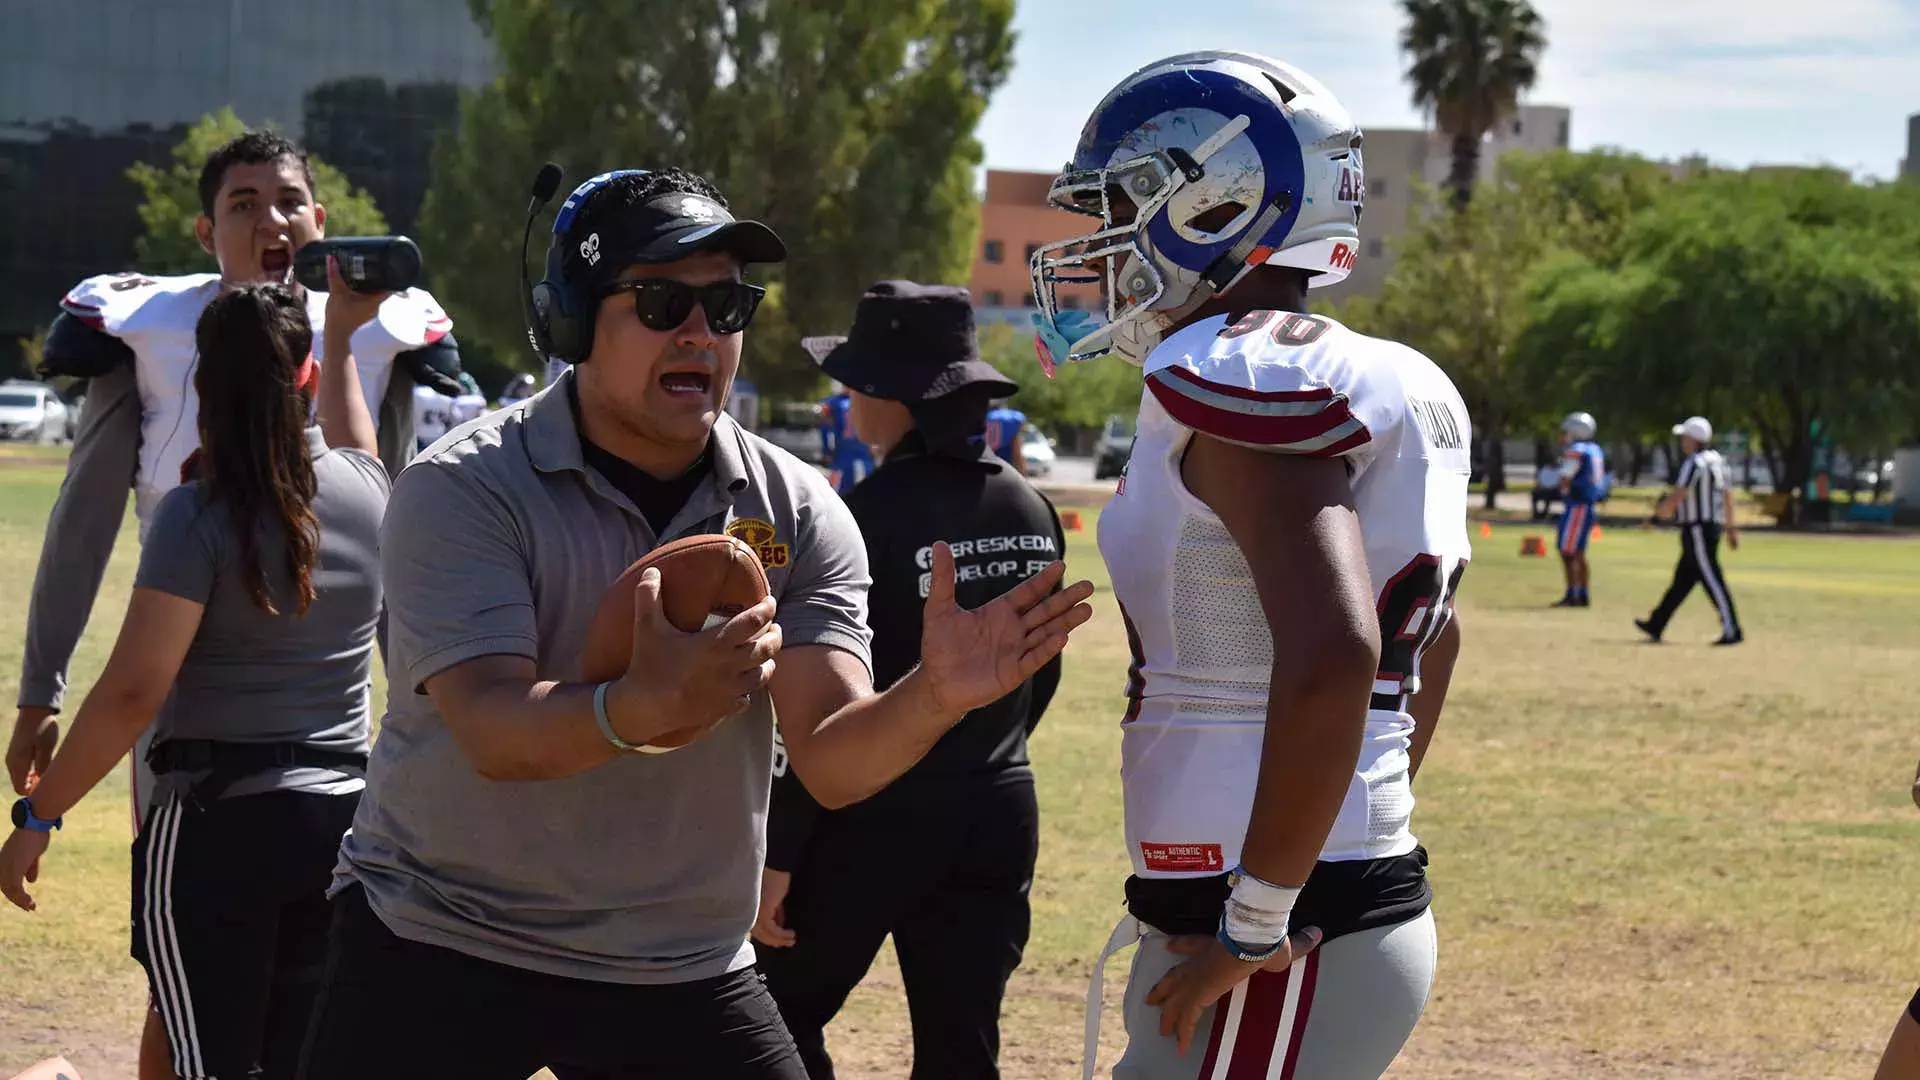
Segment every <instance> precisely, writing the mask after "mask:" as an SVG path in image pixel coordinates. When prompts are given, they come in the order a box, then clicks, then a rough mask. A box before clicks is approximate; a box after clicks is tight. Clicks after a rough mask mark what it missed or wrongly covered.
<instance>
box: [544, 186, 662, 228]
mask: <svg viewBox="0 0 1920 1080" xmlns="http://www.w3.org/2000/svg"><path fill="white" fill-rule="evenodd" d="M650 171H652V170H649V169H615V170H613V171H612V172H603V173H601V174H600V175H599V176H590V177H588V178H587V179H586V180H585V181H583V182H582V183H581V184H580V186H579V187H577V188H574V189H573V194H571V195H569V196H567V201H566V202H563V203H561V204H560V212H559V213H558V214H556V215H554V218H553V237H554V239H556V240H558V239H560V238H561V237H564V236H566V235H567V230H568V229H571V228H572V227H573V219H574V217H575V216H576V215H577V214H579V213H580V206H581V204H582V203H585V202H586V201H587V196H589V195H592V194H593V193H594V192H595V191H598V190H600V188H602V187H603V186H605V185H606V184H608V183H610V182H612V181H614V180H617V179H619V178H620V177H622V176H645V175H647V173H648V172H650Z"/></svg>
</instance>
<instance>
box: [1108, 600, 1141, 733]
mask: <svg viewBox="0 0 1920 1080" xmlns="http://www.w3.org/2000/svg"><path fill="white" fill-rule="evenodd" d="M1115 606H1116V607H1118V608H1119V609H1120V624H1121V625H1122V626H1124V627H1126V628H1127V654H1128V655H1129V657H1131V659H1129V660H1128V662H1127V715H1126V716H1125V717H1124V718H1123V719H1122V720H1121V721H1120V722H1121V723H1123V724H1131V723H1133V721H1135V720H1136V719H1138V718H1139V716H1140V699H1141V698H1142V697H1144V696H1145V694H1146V690H1147V677H1146V676H1145V675H1144V674H1142V673H1141V671H1140V669H1141V668H1142V667H1145V666H1146V663H1147V658H1146V653H1145V651H1144V650H1142V649H1141V647H1140V629H1139V628H1138V627H1136V626H1134V625H1133V617H1132V616H1130V615H1128V614H1127V605H1125V604H1121V603H1118V602H1116V603H1115Z"/></svg>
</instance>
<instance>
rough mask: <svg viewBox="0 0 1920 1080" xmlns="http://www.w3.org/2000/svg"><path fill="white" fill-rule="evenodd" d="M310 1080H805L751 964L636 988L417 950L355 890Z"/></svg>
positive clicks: (337, 915)
mask: <svg viewBox="0 0 1920 1080" xmlns="http://www.w3.org/2000/svg"><path fill="white" fill-rule="evenodd" d="M333 907H334V912H333V933H332V939H331V941H330V943H329V946H328V954H327V973H326V986H325V988H324V989H323V990H322V991H321V994H320V1000H319V1003H318V1004H317V1005H316V1007H315V1009H314V1013H313V1026H312V1028H311V1029H310V1031H309V1032H308V1035H307V1047H306V1051H305V1053H304V1054H303V1061H302V1065H301V1071H300V1075H301V1077H302V1078H303V1080H419V1078H421V1077H447V1078H448V1080H453V1078H456V1077H457V1078H458V1080H527V1077H528V1076H530V1075H532V1074H533V1073H535V1072H537V1071H539V1070H540V1068H542V1067H543V1066H544V1067H546V1068H548V1069H550V1070H552V1071H553V1074H554V1075H555V1076H558V1077H559V1078H560V1080H655V1078H658V1080H806V1072H805V1070H804V1069H802V1067H801V1065H800V1058H799V1055H798V1054H796V1053H795V1052H794V1048H793V1040H792V1039H790V1038H788V1037H787V1032H786V1029H785V1028H783V1027H782V1026H781V1025H780V1014H779V1011H778V1010H777V1009H775V1008H774V1005H773V999H772V998H769V997H768V996H767V990H766V987H765V986H763V985H762V984H761V981H760V976H759V974H758V973H756V972H755V971H754V970H753V969H752V968H742V969H741V970H739V971H736V972H733V973H732V974H729V975H720V976H716V977H714V978H710V979H701V980H697V981H695V982H684V983H662V984H650V985H635V984H629V983H610V982H593V981H589V980H586V979H569V978H563V977H561V976H558V975H547V974H543V973H541V972H537V971H528V970H525V969H523V968H516V967H509V966H507V965H505V964H496V963H492V962H490V961H486V960H481V959H478V958H476V957H472V956H468V955H467V954H465V953H462V952H456V951H454V950H453V949H444V948H440V947H439V946H435V945H423V944H421V943H419V942H416V941H408V940H407V939H405V938H402V937H400V936H398V935H396V934H395V933H394V932H393V931H391V930H389V929H387V926H386V924H385V923H383V922H381V921H380V916H378V915H376V914H374V912H373V909H372V908H371V907H369V906H368V904H367V896H366V892H365V890H363V889H361V888H360V887H358V886H352V887H349V888H347V889H346V890H345V891H343V892H341V893H340V894H339V895H338V896H337V897H335V898H334V901H333Z"/></svg>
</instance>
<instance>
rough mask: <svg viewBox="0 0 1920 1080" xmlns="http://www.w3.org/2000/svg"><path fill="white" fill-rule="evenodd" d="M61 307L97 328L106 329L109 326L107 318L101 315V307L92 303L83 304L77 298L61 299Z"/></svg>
mask: <svg viewBox="0 0 1920 1080" xmlns="http://www.w3.org/2000/svg"><path fill="white" fill-rule="evenodd" d="M60 308H61V310H63V311H65V312H66V313H67V314H69V315H71V316H73V317H74V318H76V319H78V320H80V321H81V322H83V323H86V324H87V325H88V326H91V327H93V328H94V329H95V330H105V329H106V328H107V323H106V319H105V318H103V317H102V316H101V314H100V309H99V308H97V307H94V306H93V305H92V304H82V303H80V302H79V301H77V300H62V301H60Z"/></svg>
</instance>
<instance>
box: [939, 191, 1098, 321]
mask: <svg viewBox="0 0 1920 1080" xmlns="http://www.w3.org/2000/svg"><path fill="white" fill-rule="evenodd" d="M1053 176H1054V174H1053V173H1045V172H1016V171H1013V170H1009V169H988V170H987V197H986V198H985V199H983V200H981V203H980V241H979V246H978V247H977V248H975V249H974V252H973V272H972V274H971V276H970V277H969V278H968V281H967V287H968V289H969V290H971V291H972V293H973V307H974V321H975V322H976V323H979V324H982V325H985V324H990V323H1008V324H1011V325H1013V326H1015V327H1016V328H1020V329H1024V328H1026V327H1028V326H1029V325H1030V323H1029V321H1028V311H1029V310H1030V309H1031V308H1032V307H1033V276H1032V272H1031V271H1030V270H1029V269H1028V267H1029V266H1030V265H1031V263H1030V260H1031V259H1032V258H1033V252H1034V249H1035V248H1036V247H1039V246H1040V245H1041V244H1050V243H1052V242H1054V241H1056V240H1064V239H1066V238H1067V237H1070V236H1080V235H1084V234H1086V233H1089V232H1092V231H1093V230H1094V229H1095V228H1097V227H1098V221H1097V219H1095V218H1090V217H1087V216H1086V215H1084V214H1075V213H1071V212H1069V211H1066V210H1062V209H1060V208H1059V207H1057V206H1054V205H1052V204H1051V203H1049V202H1047V188H1049V187H1050V186H1052V184H1053ZM1060 302H1061V303H1063V304H1065V305H1067V306H1069V307H1079V306H1082V305H1085V306H1087V307H1095V306H1097V305H1098V304H1099V303H1100V290H1099V288H1098V287H1097V286H1093V285H1077V286H1076V285H1070V286H1066V287H1064V288H1062V289H1061V290H1060Z"/></svg>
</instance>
